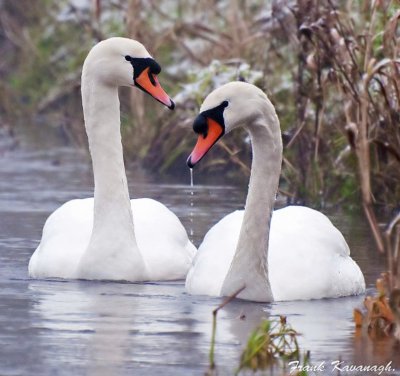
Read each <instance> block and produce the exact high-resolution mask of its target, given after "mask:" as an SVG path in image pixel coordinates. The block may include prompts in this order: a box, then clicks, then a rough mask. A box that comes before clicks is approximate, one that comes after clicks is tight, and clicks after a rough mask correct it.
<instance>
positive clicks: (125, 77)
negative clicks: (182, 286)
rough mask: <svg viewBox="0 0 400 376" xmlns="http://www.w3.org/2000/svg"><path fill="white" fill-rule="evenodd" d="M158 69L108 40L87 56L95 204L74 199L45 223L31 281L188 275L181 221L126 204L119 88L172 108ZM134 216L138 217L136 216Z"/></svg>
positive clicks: (127, 46)
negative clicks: (133, 89) (135, 90)
mask: <svg viewBox="0 0 400 376" xmlns="http://www.w3.org/2000/svg"><path fill="white" fill-rule="evenodd" d="M160 71H161V68H160V66H159V65H158V64H157V62H156V61H155V60H154V59H153V58H152V57H151V56H150V54H149V53H148V52H147V50H146V49H145V47H144V46H143V45H142V44H140V43H139V42H137V41H134V40H131V39H126V38H110V39H107V40H105V41H102V42H100V43H98V44H97V45H96V46H94V47H93V48H92V50H91V51H90V52H89V54H88V56H87V58H86V60H85V62H84V65H83V71H82V104H83V112H84V118H85V127H86V132H87V136H88V140H89V148H90V153H91V157H92V162H93V172H94V183H95V189H94V198H87V199H81V200H72V201H69V202H67V203H65V204H64V205H62V206H61V207H60V208H58V209H57V210H56V211H55V212H53V213H52V214H51V215H50V217H49V218H48V219H47V221H46V223H45V226H44V229H43V235H42V239H41V242H40V244H39V246H38V247H37V249H36V251H35V252H34V253H33V255H32V257H31V259H30V262H29V275H30V276H31V277H34V278H46V277H58V278H72V279H73V278H81V279H96V280H124V281H149V280H172V279H180V278H184V277H185V276H186V273H187V271H188V269H189V267H190V265H191V261H192V258H193V256H194V253H195V248H194V246H193V245H192V243H191V242H190V241H189V239H188V236H187V234H186V231H185V229H184V228H183V226H182V224H181V223H180V221H179V219H178V218H177V217H176V216H175V214H173V213H172V212H171V211H170V210H169V209H167V208H166V207H165V206H164V205H162V204H161V203H159V202H157V201H154V200H151V199H137V200H132V201H130V200H129V192H128V185H127V180H126V175H125V168H124V161H123V153H122V144H121V132H120V110H119V98H118V87H119V86H132V87H133V86H137V87H138V88H139V89H141V90H143V91H145V92H147V93H149V94H150V95H151V96H153V97H154V98H155V99H157V100H158V101H159V102H161V103H162V104H164V105H165V106H167V107H168V108H170V109H173V108H174V103H173V102H172V100H171V99H170V98H169V97H168V95H167V94H166V93H165V92H164V90H163V89H162V88H161V86H160V84H159V83H158V80H157V76H156V75H157V74H158V73H160ZM132 212H133V217H132Z"/></svg>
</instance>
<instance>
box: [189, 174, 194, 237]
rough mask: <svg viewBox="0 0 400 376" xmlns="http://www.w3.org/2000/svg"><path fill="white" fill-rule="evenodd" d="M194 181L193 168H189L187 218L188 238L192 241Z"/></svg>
mask: <svg viewBox="0 0 400 376" xmlns="http://www.w3.org/2000/svg"><path fill="white" fill-rule="evenodd" d="M193 187H194V183H193V169H192V168H191V169H190V208H191V209H190V213H189V218H190V229H189V234H190V240H191V242H193V233H194V231H193V207H194V202H193V196H194V189H193Z"/></svg>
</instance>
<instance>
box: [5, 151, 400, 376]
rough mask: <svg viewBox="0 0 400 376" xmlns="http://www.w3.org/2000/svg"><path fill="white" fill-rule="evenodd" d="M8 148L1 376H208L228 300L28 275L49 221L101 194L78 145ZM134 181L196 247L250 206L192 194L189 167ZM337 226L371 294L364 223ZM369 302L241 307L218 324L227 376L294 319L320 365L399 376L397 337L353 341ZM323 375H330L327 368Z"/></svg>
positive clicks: (203, 192) (374, 263) (235, 194)
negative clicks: (167, 177)
mask: <svg viewBox="0 0 400 376" xmlns="http://www.w3.org/2000/svg"><path fill="white" fill-rule="evenodd" d="M0 152H1V155H0V286H1V287H0V375H43V376H45V375H60V376H63V375H128V374H129V375H159V374H162V375H164V376H168V375H171V376H172V375H173V376H178V375H185V376H186V375H202V374H204V371H205V370H206V369H207V365H208V350H209V342H210V333H211V319H212V316H211V312H212V310H213V309H214V308H215V307H216V306H217V305H218V304H219V303H220V302H221V301H222V299H219V298H209V297H192V296H189V295H187V294H186V293H185V292H184V287H183V283H182V282H170V283H146V284H133V283H110V282H87V281H58V280H52V281H50V280H31V279H29V278H28V276H27V265H28V261H29V258H30V256H31V254H32V252H33V251H34V249H35V247H36V246H37V244H38V243H39V240H40V236H41V230H42V227H43V223H44V221H45V220H46V218H47V216H48V215H49V214H50V213H51V212H52V211H53V210H54V209H56V208H57V207H58V206H59V205H61V204H62V203H64V202H65V201H67V200H70V199H73V198H83V197H88V196H90V195H91V192H92V174H91V167H90V162H89V161H88V159H87V157H86V156H85V155H84V154H83V153H80V152H77V151H76V150H72V149H68V148H61V149H60V148H58V149H43V150H40V151H37V150H30V149H29V148H24V147H23V148H19V149H17V150H14V151H7V150H5V149H4V148H3V150H1V148H0ZM128 180H129V183H130V190H131V196H132V197H152V198H155V199H157V200H160V201H162V202H163V203H164V204H166V205H167V206H168V207H169V208H170V209H171V210H173V211H174V212H175V213H176V214H177V215H178V216H179V217H180V219H181V220H182V222H183V224H184V225H185V227H186V229H187V230H188V232H190V231H191V230H192V231H193V240H194V242H195V243H196V245H197V244H198V243H199V242H200V241H201V239H202V237H203V236H204V234H205V232H206V231H207V230H208V229H209V228H210V227H211V226H212V225H213V224H214V223H216V222H217V221H218V220H219V219H220V218H221V217H223V216H224V215H225V214H227V213H229V212H230V211H232V210H236V209H238V208H242V207H243V203H244V197H245V192H243V190H241V189H239V188H237V187H230V186H205V185H201V186H195V188H194V195H193V197H191V194H190V190H191V188H190V186H189V182H190V179H189V171H188V180H187V184H183V183H181V184H171V183H169V184H163V183H162V182H157V183H155V178H154V177H152V178H149V177H146V176H145V175H143V174H139V173H134V172H133V171H128ZM195 182H196V176H195ZM191 201H193V206H191V205H190V202H191ZM191 219H193V221H191ZM331 219H332V220H333V221H334V223H335V224H336V225H337V226H338V227H339V229H340V230H341V231H342V232H343V233H344V235H345V237H346V238H347V240H348V242H349V244H350V247H351V249H352V255H353V257H354V258H355V260H356V261H357V262H358V263H359V265H360V266H361V268H362V270H363V272H364V275H365V277H366V280H367V285H368V292H369V293H372V292H373V286H374V281H375V280H376V278H377V277H378V276H379V273H380V272H381V271H382V270H384V265H383V260H382V259H381V258H379V257H378V256H377V254H376V253H375V251H374V249H373V247H372V245H373V242H372V239H371V237H370V234H369V231H368V229H367V227H366V225H365V223H364V221H363V220H362V219H361V218H358V217H350V216H348V215H347V216H346V215H343V214H336V215H333V216H331ZM362 300H363V297H350V298H341V299H324V300H319V301H308V302H283V303H273V304H256V303H250V302H244V301H239V300H238V301H233V302H232V303H230V304H229V305H227V306H226V308H225V309H223V310H222V311H220V313H219V316H218V331H217V344H216V362H217V365H218V369H219V375H231V374H232V373H233V370H234V369H235V367H236V366H237V364H238V359H239V356H240V352H241V349H242V348H243V345H244V343H245V341H246V338H247V337H248V335H249V332H250V331H251V330H252V329H253V328H254V327H255V326H256V325H257V324H258V323H259V321H260V320H261V319H262V318H264V317H271V316H278V315H287V317H288V322H289V323H290V324H291V325H292V326H293V327H294V328H295V329H296V330H298V331H299V332H301V333H302V336H301V338H300V344H301V346H302V348H303V349H304V350H310V351H311V357H312V361H313V362H314V363H319V362H321V361H325V362H326V364H327V365H329V363H330V362H331V361H335V360H339V359H341V360H343V361H345V362H346V363H349V364H387V363H388V362H389V361H390V360H392V361H393V367H397V369H399V370H400V356H399V355H398V354H399V353H398V352H397V354H396V353H395V352H394V351H396V349H394V348H393V344H392V343H391V342H390V341H378V342H374V343H372V342H371V341H369V340H368V338H366V337H365V336H356V335H355V334H354V325H353V322H352V311H353V308H354V307H358V306H361V304H362ZM397 351H398V350H397ZM396 373H397V372H396ZM319 374H322V373H319ZM325 374H332V373H331V369H330V367H329V366H327V367H326V372H325ZM352 374H355V373H352ZM371 374H374V373H371ZM383 374H385V373H383ZM392 374H393V373H392ZM397 374H399V373H397Z"/></svg>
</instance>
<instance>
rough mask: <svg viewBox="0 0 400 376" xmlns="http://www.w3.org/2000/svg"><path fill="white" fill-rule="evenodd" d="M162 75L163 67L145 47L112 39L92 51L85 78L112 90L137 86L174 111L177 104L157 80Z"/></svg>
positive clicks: (86, 65)
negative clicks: (101, 83) (98, 82)
mask: <svg viewBox="0 0 400 376" xmlns="http://www.w3.org/2000/svg"><path fill="white" fill-rule="evenodd" d="M160 72H161V67H160V65H159V64H158V63H157V62H156V61H155V60H154V59H153V58H152V57H151V56H150V54H149V53H148V51H147V50H146V48H145V47H144V46H143V45H142V44H141V43H139V42H137V41H135V40H132V39H128V38H109V39H106V40H103V41H101V42H99V43H97V44H96V45H95V46H94V47H93V48H92V49H91V50H90V52H89V54H88V56H87V58H86V60H85V63H84V65H83V72H82V77H85V76H87V77H94V78H95V79H96V80H99V81H102V82H103V83H104V84H105V85H110V86H135V87H137V88H139V89H140V90H143V91H144V92H146V93H148V94H150V95H151V96H152V97H153V98H155V99H156V100H158V101H159V102H161V103H162V104H164V105H165V106H167V107H168V108H169V109H171V110H172V109H173V108H174V107H175V104H174V102H173V101H172V100H171V98H170V97H169V96H168V95H167V93H166V92H165V91H164V89H163V88H162V87H161V85H160V84H159V82H158V79H157V75H158V74H159V73H160Z"/></svg>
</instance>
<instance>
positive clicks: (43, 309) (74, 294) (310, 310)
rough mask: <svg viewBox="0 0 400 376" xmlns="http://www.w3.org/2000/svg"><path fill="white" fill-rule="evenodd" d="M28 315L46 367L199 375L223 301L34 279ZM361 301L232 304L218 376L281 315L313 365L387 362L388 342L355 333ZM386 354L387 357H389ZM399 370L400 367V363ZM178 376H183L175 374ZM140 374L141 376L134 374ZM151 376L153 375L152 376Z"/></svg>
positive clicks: (220, 334)
mask: <svg viewBox="0 0 400 376" xmlns="http://www.w3.org/2000/svg"><path fill="white" fill-rule="evenodd" d="M29 290H30V292H31V296H32V299H33V301H34V304H32V308H31V316H32V320H33V321H34V322H33V325H34V327H36V328H37V329H38V330H39V335H38V338H39V343H40V346H39V347H40V348H43V346H44V348H45V349H46V350H45V356H44V357H43V358H42V357H40V356H39V359H40V358H41V360H40V361H42V362H46V369H57V368H58V367H60V361H62V362H63V363H64V362H65V364H66V365H65V369H66V371H70V370H71V369H72V370H78V371H80V372H82V370H84V371H85V373H86V374H90V375H110V374H118V370H120V373H121V374H123V373H124V372H125V373H126V372H128V371H129V370H131V371H132V374H135V372H142V374H146V372H158V371H159V372H161V371H162V372H163V374H164V375H180V374H182V375H184V374H185V372H186V374H188V373H189V374H190V372H192V373H195V374H196V373H199V372H202V371H204V370H205V369H206V368H207V366H208V352H209V346H210V337H211V325H212V310H213V309H214V308H216V307H217V306H218V305H219V304H220V303H221V302H222V301H223V299H222V298H210V297H193V296H190V295H188V294H186V293H184V287H183V285H182V282H174V283H162V284H123V283H111V282H106V283H97V282H80V281H73V282H60V281H32V282H31V283H30V286H29ZM362 300H363V297H347V298H339V299H322V300H314V301H292V302H280V303H253V302H248V301H243V300H234V301H232V302H230V303H229V304H228V305H226V306H225V307H224V308H223V309H222V310H220V311H219V312H218V322H217V337H216V354H215V359H216V363H217V366H218V367H219V370H221V372H231V371H232V369H234V368H235V367H236V366H237V365H238V362H239V357H240V353H241V351H242V349H243V347H244V346H245V344H246V342H247V339H248V336H249V334H250V333H251V331H252V330H254V328H255V327H256V326H257V325H258V324H259V323H260V322H261V320H262V319H267V318H278V317H279V315H286V316H287V320H288V323H289V324H290V325H291V326H292V327H293V328H294V329H295V330H297V331H298V332H299V333H300V334H301V335H300V336H299V344H300V347H301V349H302V350H304V351H305V350H310V351H311V361H312V362H313V363H316V362H320V361H326V362H331V361H334V360H338V359H342V360H343V361H345V362H353V363H357V364H367V363H375V364H386V362H387V361H388V359H389V360H390V359H396V357H392V358H390V354H392V353H391V352H390V351H386V350H388V349H389V350H390V349H391V347H390V346H391V344H390V343H388V342H382V343H381V344H380V345H379V346H378V345H376V344H375V343H372V342H371V341H370V340H368V338H365V337H357V336H355V335H354V329H353V328H354V327H353V323H352V320H351V315H352V310H353V308H354V307H357V306H359V305H361V303H362ZM388 354H389V355H388ZM399 367H400V365H399ZM180 372H182V373H180ZM137 374H140V373H137ZM149 374H151V373H149Z"/></svg>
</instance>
